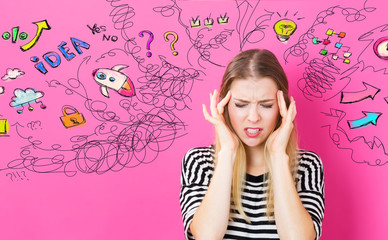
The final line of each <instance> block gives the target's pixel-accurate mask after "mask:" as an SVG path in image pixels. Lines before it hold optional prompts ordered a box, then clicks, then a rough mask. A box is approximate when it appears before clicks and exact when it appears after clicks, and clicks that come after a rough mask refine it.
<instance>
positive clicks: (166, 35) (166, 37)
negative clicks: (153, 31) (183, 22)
mask: <svg viewBox="0 0 388 240" xmlns="http://www.w3.org/2000/svg"><path fill="white" fill-rule="evenodd" d="M170 35H173V36H174V40H173V41H172V42H171V44H170V46H171V50H172V51H173V52H172V55H174V56H177V55H178V52H177V51H175V48H174V44H175V43H176V42H177V41H178V34H176V33H175V32H166V33H165V34H164V40H166V42H168V41H169V39H168V36H170Z"/></svg>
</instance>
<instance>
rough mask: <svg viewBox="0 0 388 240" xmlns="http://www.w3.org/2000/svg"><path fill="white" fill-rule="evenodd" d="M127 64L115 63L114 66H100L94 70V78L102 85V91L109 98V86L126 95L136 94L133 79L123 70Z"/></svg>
mask: <svg viewBox="0 0 388 240" xmlns="http://www.w3.org/2000/svg"><path fill="white" fill-rule="evenodd" d="M127 67H128V66H127V65H120V64H119V65H115V66H113V67H112V68H98V69H96V70H94V71H93V77H94V80H95V81H96V82H97V83H98V84H99V85H101V93H102V95H104V96H105V97H107V98H109V92H108V88H110V89H113V90H115V91H116V92H117V93H119V94H120V95H122V96H124V97H132V96H135V94H136V93H135V88H134V86H133V83H132V81H131V79H130V78H129V77H128V76H127V75H125V74H124V73H122V72H121V70H123V69H124V68H127Z"/></svg>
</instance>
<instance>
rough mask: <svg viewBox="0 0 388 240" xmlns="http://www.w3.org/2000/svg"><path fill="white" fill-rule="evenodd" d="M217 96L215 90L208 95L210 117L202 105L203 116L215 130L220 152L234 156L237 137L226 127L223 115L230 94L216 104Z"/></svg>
mask: <svg viewBox="0 0 388 240" xmlns="http://www.w3.org/2000/svg"><path fill="white" fill-rule="evenodd" d="M218 95H219V93H218V91H217V90H214V92H213V93H210V112H211V116H210V114H209V113H208V111H207V108H206V105H205V104H202V110H203V115H204V117H205V119H206V120H207V121H209V122H210V123H211V124H213V126H214V128H215V130H216V135H217V140H218V141H219V144H220V146H221V149H220V150H223V151H231V153H232V156H235V154H236V152H237V147H238V144H239V143H238V142H239V141H238V137H237V135H236V134H235V133H233V132H232V131H231V130H230V129H229V127H228V126H227V125H226V121H225V118H224V115H223V113H224V109H225V106H226V105H227V104H228V102H229V101H230V99H231V97H232V94H231V93H230V91H229V92H228V93H227V94H226V96H225V97H224V98H223V99H222V100H221V101H220V102H219V103H218V104H217V98H218ZM233 159H234V157H233Z"/></svg>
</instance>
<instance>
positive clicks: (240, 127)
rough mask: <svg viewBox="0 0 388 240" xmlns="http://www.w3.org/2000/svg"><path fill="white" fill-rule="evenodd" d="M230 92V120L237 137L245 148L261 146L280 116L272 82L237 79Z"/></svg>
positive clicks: (275, 91)
mask: <svg viewBox="0 0 388 240" xmlns="http://www.w3.org/2000/svg"><path fill="white" fill-rule="evenodd" d="M230 91H231V94H232V96H231V99H230V101H229V104H228V111H229V118H230V122H231V124H232V127H233V129H234V131H235V132H236V133H237V136H238V137H239V138H240V140H241V141H242V142H243V143H244V144H245V145H246V146H248V147H260V148H262V147H264V145H265V141H266V140H267V138H268V136H269V135H270V133H271V132H272V130H273V129H274V128H275V126H276V123H277V120H278V116H279V107H278V103H277V98H276V94H277V91H278V88H277V86H276V83H275V81H274V80H272V79H271V78H269V77H264V78H260V79H254V78H250V79H237V80H234V81H233V82H232V84H231V87H230Z"/></svg>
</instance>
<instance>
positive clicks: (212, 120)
mask: <svg viewBox="0 0 388 240" xmlns="http://www.w3.org/2000/svg"><path fill="white" fill-rule="evenodd" d="M202 112H203V116H204V117H205V119H206V120H207V121H208V122H210V123H212V124H214V119H213V118H212V116H210V114H209V112H208V111H207V108H206V105H205V104H202Z"/></svg>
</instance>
